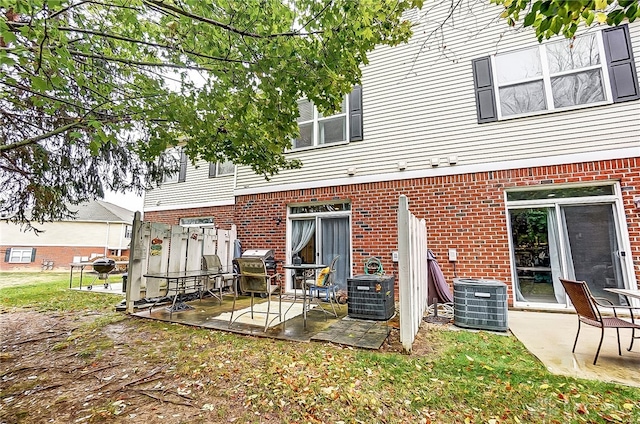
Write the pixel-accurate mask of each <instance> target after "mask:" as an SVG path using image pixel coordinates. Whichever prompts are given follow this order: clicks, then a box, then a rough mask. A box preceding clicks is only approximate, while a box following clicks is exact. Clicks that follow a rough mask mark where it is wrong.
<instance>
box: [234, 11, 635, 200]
mask: <svg viewBox="0 0 640 424" xmlns="http://www.w3.org/2000/svg"><path fill="white" fill-rule="evenodd" d="M474 5H478V7H477V8H475V9H474V10H473V11H468V10H466V9H465V10H460V11H459V12H457V13H456V20H455V22H454V24H453V25H452V26H445V27H444V28H443V29H444V31H445V33H444V34H443V38H440V37H439V35H440V34H436V36H434V35H432V32H433V31H436V30H437V24H438V23H440V22H442V21H443V20H444V19H445V18H446V16H447V14H448V3H446V2H442V3H439V2H428V3H425V7H424V8H423V10H429V19H428V20H427V19H423V20H421V21H420V22H421V24H420V25H419V26H418V27H416V28H415V36H414V38H413V39H412V40H411V41H410V42H409V44H407V45H399V46H396V47H379V48H377V49H376V50H375V51H374V52H372V53H371V54H370V55H369V61H370V62H369V63H370V64H369V65H367V66H366V67H364V68H363V81H362V97H363V102H362V103H363V104H362V107H363V117H364V118H363V119H364V139H363V141H360V142H358V143H349V144H344V145H335V146H331V145H327V146H323V148H322V149H316V150H312V151H299V152H298V151H292V152H291V153H289V156H290V157H291V158H298V159H300V160H302V162H303V163H304V166H303V168H302V169H299V170H289V171H283V172H282V173H281V174H279V175H276V176H274V177H273V178H272V179H271V181H266V180H264V179H263V178H262V177H260V176H256V175H254V174H253V173H252V172H251V171H250V170H249V169H247V168H246V167H240V168H239V169H238V174H237V185H236V187H237V190H238V192H240V193H246V192H250V191H251V190H252V189H255V190H264V189H266V188H268V187H274V186H276V187H277V188H278V189H286V187H287V185H291V184H292V182H295V183H298V184H302V183H304V182H309V183H311V182H315V183H318V184H319V183H320V182H321V181H323V180H331V184H338V183H341V184H349V181H350V180H349V176H348V175H347V170H348V169H349V168H354V169H355V171H356V172H355V177H363V176H375V175H379V174H388V175H392V174H393V175H395V176H396V178H400V177H398V176H397V174H398V173H399V171H398V162H401V161H403V162H406V170H405V171H403V172H404V173H405V174H407V173H408V172H411V171H417V170H420V171H422V172H423V174H425V175H426V176H428V175H438V173H441V172H444V171H445V170H449V172H452V173H455V172H457V171H456V170H460V171H459V172H469V171H468V169H469V168H472V167H474V166H481V165H482V166H484V165H486V164H490V163H497V162H507V163H510V162H512V161H515V160H526V159H531V160H536V161H538V162H540V161H543V160H545V159H549V160H552V159H553V160H555V161H556V162H562V160H563V159H562V157H563V156H568V155H577V154H591V155H593V156H594V157H601V156H602V155H603V154H604V152H606V151H616V150H619V151H621V152H622V151H628V150H629V149H637V151H638V155H640V119H637V117H638V116H640V101H629V102H626V103H618V104H608V105H602V106H598V107H587V108H580V109H574V110H568V111H562V112H559V113H547V114H544V115H539V116H529V117H523V118H520V119H515V120H507V121H500V122H496V123H491V124H490V125H487V124H484V125H478V123H477V115H476V104H475V93H474V84H473V75H472V69H471V61H472V59H474V58H477V57H478V55H479V54H485V55H490V54H496V53H501V52H508V51H514V50H518V49H522V48H526V47H536V46H538V42H537V40H536V38H535V34H533V32H532V31H530V30H528V29H526V30H520V31H518V30H514V29H510V28H508V27H507V25H506V24H505V23H504V22H503V21H502V20H498V19H495V18H497V16H498V15H499V14H500V13H501V9H500V8H499V7H496V6H495V5H489V4H486V5H484V6H483V5H481V4H479V3H474ZM423 13H424V12H423ZM465 19H466V20H465ZM493 20H495V22H492V21H493ZM629 30H630V33H631V41H632V44H633V48H634V52H635V56H636V63H638V62H639V61H640V23H638V22H636V23H633V24H629ZM441 40H444V41H441ZM612 155H614V156H615V153H612ZM451 156H455V157H456V159H457V163H456V165H455V167H453V168H447V167H448V166H449V165H448V164H447V160H448V158H449V157H451ZM431 158H439V159H440V160H441V165H440V166H439V167H437V168H434V167H432V166H431V165H430V160H431ZM554 158H555V159H554ZM465 167H466V168H465ZM463 170H465V171H463ZM385 178H387V177H385V176H384V175H380V177H379V179H380V180H384V179H385ZM338 180H339V182H336V181H338Z"/></svg>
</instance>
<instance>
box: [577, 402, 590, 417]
mask: <svg viewBox="0 0 640 424" xmlns="http://www.w3.org/2000/svg"><path fill="white" fill-rule="evenodd" d="M576 412H577V413H578V414H582V415H585V414H588V413H589V411H588V410H587V407H586V406H585V405H584V404H583V403H578V404H576Z"/></svg>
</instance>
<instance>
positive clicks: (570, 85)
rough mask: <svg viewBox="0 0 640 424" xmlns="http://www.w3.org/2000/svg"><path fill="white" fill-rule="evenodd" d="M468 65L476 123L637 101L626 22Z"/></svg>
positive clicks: (634, 72)
mask: <svg viewBox="0 0 640 424" xmlns="http://www.w3.org/2000/svg"><path fill="white" fill-rule="evenodd" d="M472 65H473V79H474V85H475V93H476V108H477V114H478V123H486V122H493V121H497V120H500V119H510V118H516V117H520V116H530V115H535V114H540V113H547V112H553V111H561V110H570V109H575V108H580V107H588V106H596V105H601V104H610V103H619V102H626V101H631V100H638V99H640V90H639V87H638V79H637V73H636V70H635V63H634V60H633V49H632V46H631V37H630V34H629V28H628V26H627V25H620V26H618V27H612V28H606V29H604V30H602V31H595V32H590V33H587V34H584V35H581V36H578V37H575V38H573V39H569V40H567V39H565V38H562V37H559V39H557V40H555V41H550V42H548V43H544V44H540V45H536V46H534V47H529V48H526V49H520V50H516V51H511V52H505V53H500V54H496V55H492V56H486V57H483V58H478V59H474V60H473V61H472Z"/></svg>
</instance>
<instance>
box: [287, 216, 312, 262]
mask: <svg viewBox="0 0 640 424" xmlns="http://www.w3.org/2000/svg"><path fill="white" fill-rule="evenodd" d="M315 232H316V220H315V219H305V220H295V221H292V223H291V245H292V246H293V248H292V249H291V254H292V255H295V254H296V253H298V252H299V251H301V250H302V249H303V248H304V247H305V246H306V245H307V243H309V240H311V237H313V235H314V234H315Z"/></svg>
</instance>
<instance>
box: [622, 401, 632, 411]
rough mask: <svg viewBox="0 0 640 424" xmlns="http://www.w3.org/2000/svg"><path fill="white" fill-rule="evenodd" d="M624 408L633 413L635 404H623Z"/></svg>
mask: <svg viewBox="0 0 640 424" xmlns="http://www.w3.org/2000/svg"><path fill="white" fill-rule="evenodd" d="M622 407H623V408H624V409H627V410H629V411H631V410H632V409H633V403H628V402H627V403H624V404H622Z"/></svg>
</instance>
